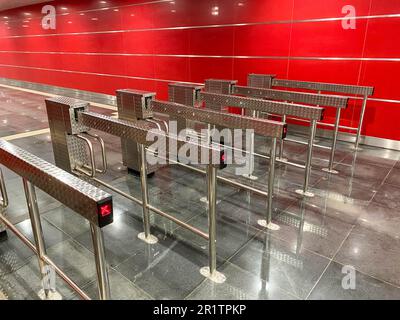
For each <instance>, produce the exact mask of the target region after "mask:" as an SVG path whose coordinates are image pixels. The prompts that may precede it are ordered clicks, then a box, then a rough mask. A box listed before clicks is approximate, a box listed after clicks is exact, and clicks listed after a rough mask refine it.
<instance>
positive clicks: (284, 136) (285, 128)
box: [282, 124, 287, 138]
mask: <svg viewBox="0 0 400 320" xmlns="http://www.w3.org/2000/svg"><path fill="white" fill-rule="evenodd" d="M286 135H287V124H285V125H284V127H283V137H282V138H286Z"/></svg>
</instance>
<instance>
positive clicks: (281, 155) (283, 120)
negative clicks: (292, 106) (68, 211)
mask: <svg viewBox="0 0 400 320" xmlns="http://www.w3.org/2000/svg"><path fill="white" fill-rule="evenodd" d="M282 122H283V123H286V114H284V115H283V116H282ZM284 144H285V142H284V140H283V139H281V141H280V146H279V157H278V159H279V160H280V161H287V159H285V158H284V157H283V148H284Z"/></svg>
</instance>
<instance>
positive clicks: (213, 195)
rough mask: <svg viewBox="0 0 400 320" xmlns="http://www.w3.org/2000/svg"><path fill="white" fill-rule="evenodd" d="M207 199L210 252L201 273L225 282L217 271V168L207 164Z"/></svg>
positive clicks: (217, 281) (211, 278) (224, 278)
mask: <svg viewBox="0 0 400 320" xmlns="http://www.w3.org/2000/svg"><path fill="white" fill-rule="evenodd" d="M207 200H208V230H209V239H208V254H209V265H208V267H203V268H201V269H200V273H201V274H202V275H203V276H205V277H207V278H209V279H210V280H212V281H214V282H216V283H223V282H225V280H226V277H225V276H224V275H223V274H222V273H220V272H218V271H217V212H216V211H217V210H216V207H217V168H216V167H215V166H214V165H208V166H207Z"/></svg>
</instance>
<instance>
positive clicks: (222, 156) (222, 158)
mask: <svg viewBox="0 0 400 320" xmlns="http://www.w3.org/2000/svg"><path fill="white" fill-rule="evenodd" d="M221 161H222V162H225V153H223V154H222V155H221Z"/></svg>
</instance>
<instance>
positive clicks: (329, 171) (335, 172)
mask: <svg viewBox="0 0 400 320" xmlns="http://www.w3.org/2000/svg"><path fill="white" fill-rule="evenodd" d="M322 171H324V172H327V173H331V174H338V173H339V171H336V170H330V169H329V168H323V169H322Z"/></svg>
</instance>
